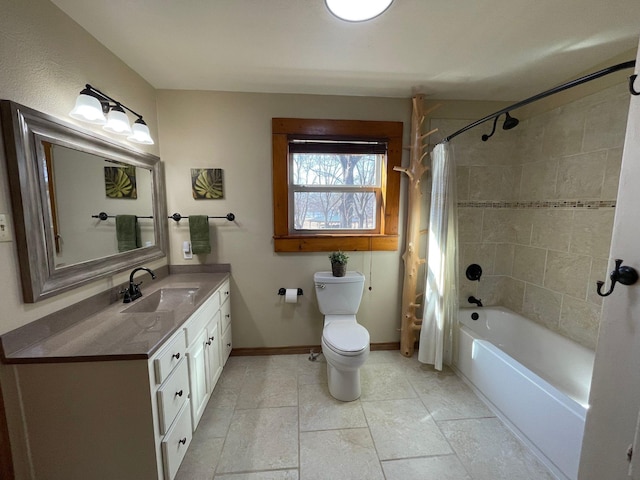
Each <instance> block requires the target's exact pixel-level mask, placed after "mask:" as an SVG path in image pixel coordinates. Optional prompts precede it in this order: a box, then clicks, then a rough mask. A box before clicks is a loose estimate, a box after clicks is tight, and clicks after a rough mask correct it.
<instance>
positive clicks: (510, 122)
mask: <svg viewBox="0 0 640 480" xmlns="http://www.w3.org/2000/svg"><path fill="white" fill-rule="evenodd" d="M500 115H502V114H499V115H497V116H495V117H494V119H493V128H492V129H491V133H490V134H489V135H487V134H486V133H485V134H484V135H482V141H483V142H486V141H487V140H489V139H490V138H491V137H493V134H494V133H496V124H497V123H498V118H500ZM505 115H506V118H505V119H504V123H503V124H502V129H503V130H511V129H512V128H515V127H516V126H517V125H518V124H519V123H520V120H518V119H517V118H513V117H512V116H511V115H509V112H505Z"/></svg>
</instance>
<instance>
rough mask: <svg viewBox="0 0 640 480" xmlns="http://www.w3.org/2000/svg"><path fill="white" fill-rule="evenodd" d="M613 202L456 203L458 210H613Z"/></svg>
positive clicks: (614, 204)
mask: <svg viewBox="0 0 640 480" xmlns="http://www.w3.org/2000/svg"><path fill="white" fill-rule="evenodd" d="M615 206H616V201H615V200H565V201H563V200H555V201H513V202H475V201H474V202H458V207H460V208H591V209H597V208H615Z"/></svg>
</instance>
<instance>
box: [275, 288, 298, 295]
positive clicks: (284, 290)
mask: <svg viewBox="0 0 640 480" xmlns="http://www.w3.org/2000/svg"><path fill="white" fill-rule="evenodd" d="M285 293H287V289H286V288H281V289H280V290H278V295H284V294H285ZM298 295H302V289H301V288H299V289H298Z"/></svg>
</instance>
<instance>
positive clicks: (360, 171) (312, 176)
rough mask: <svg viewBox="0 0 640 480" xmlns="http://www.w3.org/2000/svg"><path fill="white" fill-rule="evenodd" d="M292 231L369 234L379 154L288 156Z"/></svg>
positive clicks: (373, 222)
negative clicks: (363, 231)
mask: <svg viewBox="0 0 640 480" xmlns="http://www.w3.org/2000/svg"><path fill="white" fill-rule="evenodd" d="M291 160H292V161H291V163H290V165H291V178H292V188H293V220H294V228H295V229H296V230H373V229H375V228H376V198H377V195H376V192H377V191H379V190H380V175H381V173H380V172H381V168H382V165H383V163H384V155H383V154H375V153H367V154H362V153H339V154H336V153H294V154H292V155H291Z"/></svg>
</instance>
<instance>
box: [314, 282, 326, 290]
mask: <svg viewBox="0 0 640 480" xmlns="http://www.w3.org/2000/svg"><path fill="white" fill-rule="evenodd" d="M325 287H326V285H325V284H324V283H316V288H319V289H320V290H322V289H323V288H325Z"/></svg>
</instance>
